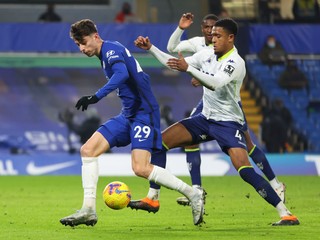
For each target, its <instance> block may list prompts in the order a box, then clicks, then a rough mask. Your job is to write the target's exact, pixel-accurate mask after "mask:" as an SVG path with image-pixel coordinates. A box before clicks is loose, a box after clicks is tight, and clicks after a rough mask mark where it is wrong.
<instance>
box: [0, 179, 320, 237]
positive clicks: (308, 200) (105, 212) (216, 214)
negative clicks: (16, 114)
mask: <svg viewBox="0 0 320 240" xmlns="http://www.w3.org/2000/svg"><path fill="white" fill-rule="evenodd" d="M182 179H183V180H185V181H186V182H188V183H189V182H190V178H188V177H183V178H182ZM279 179H280V180H281V181H284V182H285V183H286V185H287V195H286V196H287V204H286V205H287V207H288V208H289V209H290V210H291V211H292V212H293V214H295V215H297V216H298V218H299V220H300V222H301V225H299V226H286V227H272V226H271V225H270V224H271V223H272V222H275V221H278V220H279V217H278V214H277V212H276V210H275V209H274V208H273V207H272V206H271V205H269V204H268V203H266V202H265V201H264V200H263V199H262V198H261V197H260V196H259V195H258V194H257V193H256V192H255V191H254V189H253V188H252V187H251V186H249V185H248V184H246V183H245V182H243V181H242V180H241V179H240V177H239V176H225V177H203V186H204V188H205V189H206V191H207V192H208V195H207V201H206V214H207V215H206V216H205V222H206V224H203V225H202V226H201V227H198V226H194V225H193V221H192V214H191V208H190V207H183V206H179V205H177V204H176V198H177V197H180V194H179V193H177V192H175V191H172V190H168V189H165V188H162V191H161V201H160V202H161V208H160V211H159V212H158V213H156V214H153V213H147V212H144V211H135V210H131V209H129V208H125V209H123V210H112V209H109V208H107V207H106V206H105V205H104V203H103V200H102V191H103V189H104V187H105V185H106V184H107V183H109V182H111V181H115V180H118V181H123V182H125V183H126V184H128V186H129V187H130V189H131V192H132V197H133V199H139V198H142V197H144V196H145V195H146V193H147V190H148V186H149V185H148V182H147V181H146V180H144V179H141V178H138V177H100V179H99V186H98V194H97V214H98V218H99V220H98V223H97V225H95V226H94V227H91V226H82V225H80V226H77V227H74V228H71V227H69V226H68V227H65V226H63V225H61V224H60V222H59V219H60V218H62V217H65V216H66V215H69V214H71V213H73V212H74V211H75V210H77V209H79V208H80V207H81V205H82V198H83V196H82V186H81V185H82V184H81V177H80V176H39V177H30V176H19V177H17V176H14V177H0V226H1V231H0V239H7V240H15V239H19V240H21V239H37V240H38V239H46V240H50V239H70V240H73V239H90V240H91V239H139V240H140V239H141V240H142V239H148V240H154V239H166V240H169V239H170V240H171V239H177V240H178V239H179V240H181V239H183V240H188V239H190V240H191V239H192V240H195V239H201V240H203V239H217V240H218V239H232V240H237V239H241V240H243V239H250V240H251V239H253V240H254V239H259V240H261V239H268V240H269V239H281V240H285V239H290V240H292V239H297V240H302V239H308V240H310V239H312V240H314V239H320V227H319V212H320V179H319V177H317V176H281V177H279Z"/></svg>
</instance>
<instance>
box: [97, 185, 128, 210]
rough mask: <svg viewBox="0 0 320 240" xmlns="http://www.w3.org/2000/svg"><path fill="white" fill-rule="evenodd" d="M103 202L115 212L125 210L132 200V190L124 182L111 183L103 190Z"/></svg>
mask: <svg viewBox="0 0 320 240" xmlns="http://www.w3.org/2000/svg"><path fill="white" fill-rule="evenodd" d="M103 200H104V202H105V204H106V205H107V206H108V207H109V208H112V209H115V210H118V209H122V208H125V207H126V206H127V205H128V204H129V202H130V200H131V192H130V189H129V187H128V186H127V184H125V183H123V182H119V181H114V182H111V183H109V184H108V185H107V186H106V187H105V188H104V190H103Z"/></svg>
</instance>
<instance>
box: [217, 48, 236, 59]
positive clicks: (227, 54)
mask: <svg viewBox="0 0 320 240" xmlns="http://www.w3.org/2000/svg"><path fill="white" fill-rule="evenodd" d="M234 50H235V47H233V48H232V49H231V50H230V51H229V52H227V53H226V54H224V55H222V56H221V57H219V58H218V61H222V60H223V59H225V58H227V57H229V56H230V54H231V53H233V52H234Z"/></svg>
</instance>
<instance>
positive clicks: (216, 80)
mask: <svg viewBox="0 0 320 240" xmlns="http://www.w3.org/2000/svg"><path fill="white" fill-rule="evenodd" d="M185 60H186V61H187V63H188V64H189V67H188V70H187V72H189V73H191V74H192V76H194V77H195V78H196V79H199V80H205V81H206V82H205V87H204V88H203V89H204V93H203V110H202V114H203V115H204V116H205V117H206V118H207V119H213V120H216V121H235V122H238V123H240V124H244V116H243V112H242V109H241V108H240V106H239V101H240V89H241V85H242V82H243V79H244V77H245V75H246V68H245V62H244V60H243V59H242V58H241V57H240V55H239V54H238V51H237V49H236V48H235V47H234V48H233V49H232V50H231V51H229V52H228V53H227V54H225V55H224V56H222V57H221V58H220V59H219V60H217V57H216V55H214V54H212V51H210V50H208V49H203V50H202V51H200V52H197V53H195V54H194V55H193V56H190V57H186V58H185ZM198 69H200V71H198Z"/></svg>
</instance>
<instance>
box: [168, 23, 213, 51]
mask: <svg viewBox="0 0 320 240" xmlns="http://www.w3.org/2000/svg"><path fill="white" fill-rule="evenodd" d="M183 32H184V30H182V29H181V28H179V27H177V28H176V30H175V31H174V32H173V33H172V35H171V36H170V38H169V41H168V45H167V49H168V51H169V52H171V53H177V52H190V53H196V52H199V51H201V50H202V49H204V48H208V49H212V50H213V47H212V44H210V45H208V46H207V45H206V41H205V39H204V37H193V38H190V39H188V40H182V41H181V36H182V34H183Z"/></svg>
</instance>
